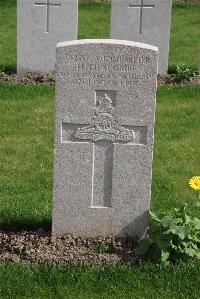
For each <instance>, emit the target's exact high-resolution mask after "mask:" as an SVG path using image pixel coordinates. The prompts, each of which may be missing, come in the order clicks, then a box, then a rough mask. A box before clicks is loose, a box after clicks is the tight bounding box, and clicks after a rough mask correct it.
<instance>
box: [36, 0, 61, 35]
mask: <svg viewBox="0 0 200 299" xmlns="http://www.w3.org/2000/svg"><path fill="white" fill-rule="evenodd" d="M45 1H46V2H35V6H46V31H45V32H46V33H49V23H50V7H51V6H53V7H60V6H61V3H52V2H51V1H50V0H45Z"/></svg>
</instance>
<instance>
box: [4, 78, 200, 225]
mask: <svg viewBox="0 0 200 299" xmlns="http://www.w3.org/2000/svg"><path fill="white" fill-rule="evenodd" d="M199 101H200V89H199V87H192V86H191V87H189V86H174V87H172V86H171V87H169V86H163V87H159V89H158V95H157V102H158V103H157V115H156V128H155V147H154V167H153V187H152V189H153V192H152V208H153V210H154V211H164V210H165V211H168V210H169V209H171V208H172V207H174V206H178V205H180V204H181V203H182V201H185V200H186V201H188V202H189V203H190V201H193V200H194V199H193V198H194V197H195V195H194V193H193V192H192V190H189V188H188V179H189V178H190V177H191V176H192V175H198V173H199V160H200V152H199V140H200V130H198V127H199V119H200V111H199ZM0 105H1V110H0V127H1V130H0V136H1V139H2V142H1V145H0V156H1V160H0V161H1V162H0V163H1V164H0V166H1V173H0V201H1V205H0V219H1V221H0V222H1V224H2V225H3V227H4V228H5V227H6V228H8V229H13V228H15V230H17V229H25V228H34V229H36V228H39V227H44V228H46V229H49V228H50V225H51V200H52V167H53V166H52V164H53V162H52V161H53V118H54V115H53V111H54V87H52V86H20V85H10V84H1V89H0Z"/></svg>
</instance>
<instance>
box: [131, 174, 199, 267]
mask: <svg viewBox="0 0 200 299" xmlns="http://www.w3.org/2000/svg"><path fill="white" fill-rule="evenodd" d="M189 186H190V188H192V189H194V190H196V192H197V194H199V192H200V176H195V177H192V178H191V179H190V180H189ZM197 198H198V197H197ZM196 207H197V208H199V207H200V202H199V201H198V202H197V203H196ZM136 254H137V255H139V256H141V257H143V258H148V259H151V260H154V261H160V262H161V263H163V264H165V265H167V264H169V262H177V261H178V260H188V259H200V219H199V218H197V217H194V216H192V215H191V213H190V211H189V209H188V206H187V205H183V206H182V207H181V208H179V209H174V210H173V212H172V213H171V214H164V215H162V216H161V217H157V216H156V215H155V214H153V213H152V212H150V226H149V230H148V232H147V236H146V237H145V238H144V239H143V240H140V241H139V243H138V247H137V249H136Z"/></svg>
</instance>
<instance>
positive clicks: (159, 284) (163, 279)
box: [0, 263, 200, 299]
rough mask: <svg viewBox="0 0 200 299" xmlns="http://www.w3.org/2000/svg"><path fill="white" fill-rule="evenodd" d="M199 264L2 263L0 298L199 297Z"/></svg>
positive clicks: (102, 298)
mask: <svg viewBox="0 0 200 299" xmlns="http://www.w3.org/2000/svg"><path fill="white" fill-rule="evenodd" d="M199 271H200V263H196V264H182V265H179V266H176V267H167V268H160V267H159V266H153V265H145V266H139V267H131V266H127V265H126V266H109V267H104V268H89V267H78V266H77V267H76V266H69V267H62V268H58V267H53V266H49V267H45V266H36V265H35V266H30V265H28V266H27V265H23V264H19V265H16V264H11V263H6V264H4V263H2V264H1V265H0V297H1V298H15V299H18V298H19V299H21V298H24V299H25V298H48V299H49V298H52V299H53V298H56V299H57V298H60V299H61V298H62V299H64V298H69V299H77V298H79V299H83V298H84V299H95V298H99V299H109V298H113V299H126V298H127V299H132V298H133V299H148V298H149V299H171V298H173V299H175V298H176V299H181V298H182V299H199V298H200V288H199V284H200V275H199Z"/></svg>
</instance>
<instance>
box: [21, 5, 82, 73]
mask: <svg viewBox="0 0 200 299" xmlns="http://www.w3.org/2000/svg"><path fill="white" fill-rule="evenodd" d="M17 5H18V7H17V13H18V16H17V72H18V73H19V74H22V73H27V72H45V73H47V72H51V71H54V70H55V60H56V44H57V43H58V42H62V41H66V40H73V39H76V38H77V15H78V13H77V11H78V0H17Z"/></svg>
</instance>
